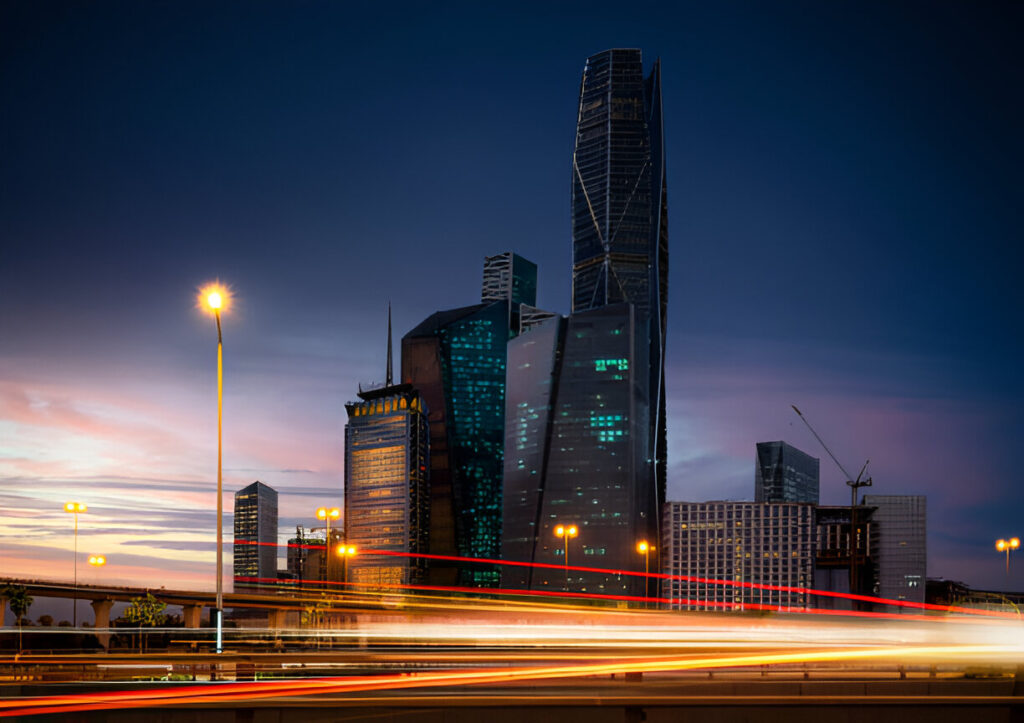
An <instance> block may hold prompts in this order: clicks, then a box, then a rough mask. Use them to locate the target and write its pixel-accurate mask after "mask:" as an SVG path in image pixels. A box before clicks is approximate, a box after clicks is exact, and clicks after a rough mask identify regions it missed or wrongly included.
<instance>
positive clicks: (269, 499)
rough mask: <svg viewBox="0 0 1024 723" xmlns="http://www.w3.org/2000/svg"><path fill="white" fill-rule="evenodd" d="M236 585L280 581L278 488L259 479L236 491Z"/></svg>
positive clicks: (234, 565)
mask: <svg viewBox="0 0 1024 723" xmlns="http://www.w3.org/2000/svg"><path fill="white" fill-rule="evenodd" d="M234 527H235V538H234V541H235V542H234V563H233V567H234V573H235V587H236V588H239V587H258V586H261V585H271V586H272V585H274V584H275V583H276V582H277V491H276V490H274V488H272V487H270V486H269V485H265V484H263V483H262V482H260V481H259V480H257V481H256V482H253V483H252V484H251V485H249V486H247V487H243V488H242V489H240V490H238V492H236V493H235V515H234Z"/></svg>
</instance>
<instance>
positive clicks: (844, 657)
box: [0, 645, 1006, 717]
mask: <svg viewBox="0 0 1024 723" xmlns="http://www.w3.org/2000/svg"><path fill="white" fill-rule="evenodd" d="M1005 652H1006V651H1005V649H1003V648H1002V647H1001V646H992V645H975V646H907V647H902V648H894V649H888V650H882V651H879V650H875V649H862V650H846V649H840V650H835V649H825V650H818V651H813V652H800V653H768V654H755V655H734V656H708V657H697V658H671V659H649V660H642V661H633V662H624V661H617V662H614V663H587V664H577V665H563V666H550V667H525V668H523V667H521V668H505V669H496V670H460V671H446V672H438V673H424V674H402V675H379V676H363V677H358V678H353V677H343V678H317V679H309V680H286V681H274V680H267V681H258V682H246V683H223V684H215V685H209V686H201V685H191V686H185V687H175V688H172V689H169V690H162V689H159V688H151V689H149V690H144V691H118V692H113V693H89V694H80V695H63V696H42V697H38V698H32V699H24V700H8V701H0V717H12V716H19V715H21V716H24V715H43V714H53V713H65V714H66V713H72V712H84V711H91V710H111V709H123V708H148V707H156V706H164V705H185V704H200V705H202V704H214V703H227V702H233V701H241V700H255V699H268V698H277V697H282V696H304V695H318V694H327V693H331V694H338V693H348V692H362V691H371V690H401V689H410V688H427V687H438V686H460V685H474V684H481V683H511V682H516V681H524V680H546V679H559V678H576V677H583V676H595V675H610V674H619V673H655V672H673V671H684V670H702V669H713V668H741V667H750V666H762V665H780V664H800V663H823V662H851V661H866V660H874V661H893V660H896V661H900V662H905V661H906V660H907V659H918V658H928V659H929V660H934V659H935V658H936V657H940V656H941V657H945V658H946V659H958V660H967V661H971V662H973V661H975V660H976V659H978V658H989V657H991V656H992V655H996V654H1000V653H1001V654H1005Z"/></svg>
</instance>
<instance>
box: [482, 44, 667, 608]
mask: <svg viewBox="0 0 1024 723" xmlns="http://www.w3.org/2000/svg"><path fill="white" fill-rule="evenodd" d="M660 73H661V71H660V66H659V64H658V63H655V65H654V69H653V71H652V72H651V74H650V75H649V76H648V77H647V78H645V77H644V75H643V61H642V58H641V54H640V51H639V50H619V49H616V50H608V51H605V52H603V53H599V54H597V55H595V56H593V57H591V58H590V59H589V60H587V63H586V66H585V68H584V70H583V82H582V84H581V87H580V102H579V114H578V122H577V129H576V146H575V150H574V152H573V158H572V240H573V275H572V314H571V315H570V316H569V318H568V319H547V320H545V319H542V318H541V319H537V320H536V321H535V322H533V323H531V324H530V325H529V327H530V328H529V330H528V331H524V333H523V334H522V335H521V336H520V337H518V338H516V339H514V340H512V341H511V342H510V343H509V364H508V378H507V382H506V386H507V395H508V401H507V405H506V420H505V430H506V433H505V488H504V501H503V505H504V528H503V542H502V556H503V558H505V559H507V560H515V561H523V562H535V563H547V564H549V565H550V564H553V565H558V564H561V563H564V562H565V560H566V555H567V554H568V558H569V564H570V567H571V566H573V565H580V566H587V567H593V568H605V569H625V570H634V571H639V572H642V571H643V570H644V563H645V560H644V557H643V556H642V555H639V554H638V553H637V551H636V545H637V543H638V542H639V541H641V540H647V541H649V542H650V541H655V540H658V522H659V515H658V509H659V504H660V503H661V502H663V501H664V499H665V391H664V379H665V371H664V366H665V362H664V346H665V311H666V304H667V298H668V296H667V276H668V227H667V220H666V212H667V208H666V189H665V163H664V155H665V154H664V146H663V143H662V117H661V115H662V114H661V76H660ZM567 525H568V526H575V527H576V529H577V530H578V536H577V537H575V538H572V539H571V540H566V539H565V538H561V539H559V538H558V537H557V531H558V530H559V529H560V527H561V528H562V529H564V528H565V527H566V526H567ZM652 569H658V563H657V561H655V564H654V566H653V568H652ZM502 585H503V586H504V587H508V588H518V587H528V588H531V589H562V588H565V589H568V590H571V591H574V592H588V593H599V594H600V593H607V594H630V595H642V594H644V590H645V587H644V581H643V579H642V578H637V577H633V576H621V575H616V574H605V573H601V572H582V571H573V570H567V571H565V572H564V573H562V572H559V571H558V570H557V568H555V569H551V568H526V567H524V568H516V567H509V568H506V569H505V570H503V574H502Z"/></svg>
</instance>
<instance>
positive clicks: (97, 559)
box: [89, 555, 107, 567]
mask: <svg viewBox="0 0 1024 723" xmlns="http://www.w3.org/2000/svg"><path fill="white" fill-rule="evenodd" d="M89 564H90V565H92V566H93V567H103V566H104V565H106V564H107V558H105V557H104V556H103V555H89Z"/></svg>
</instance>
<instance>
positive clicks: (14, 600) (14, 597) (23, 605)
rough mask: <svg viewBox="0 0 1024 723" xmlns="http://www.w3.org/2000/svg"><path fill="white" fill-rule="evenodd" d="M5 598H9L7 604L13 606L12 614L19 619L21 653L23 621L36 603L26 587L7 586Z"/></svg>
mask: <svg viewBox="0 0 1024 723" xmlns="http://www.w3.org/2000/svg"><path fill="white" fill-rule="evenodd" d="M3 596H4V597H5V598H7V604H8V605H10V606H11V612H12V613H14V617H15V618H17V625H18V653H19V654H20V653H21V621H22V618H24V617H25V615H26V613H28V609H29V608H30V607H32V603H33V602H35V601H34V600H33V599H32V596H31V595H29V594H28V590H26V589H25V586H24V585H6V586H5V587H4V590H3Z"/></svg>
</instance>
